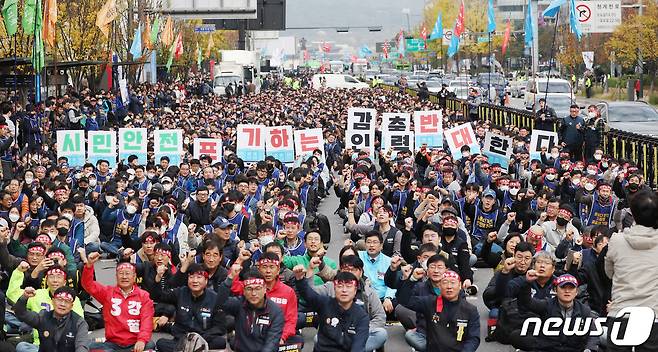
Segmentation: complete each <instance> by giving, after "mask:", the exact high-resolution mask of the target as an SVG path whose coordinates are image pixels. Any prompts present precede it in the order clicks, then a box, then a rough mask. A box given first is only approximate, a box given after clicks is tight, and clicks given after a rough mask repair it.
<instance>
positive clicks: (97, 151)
mask: <svg viewBox="0 0 658 352" xmlns="http://www.w3.org/2000/svg"><path fill="white" fill-rule="evenodd" d="M87 138H88V139H87V149H88V150H89V155H88V156H87V160H88V161H89V162H90V163H92V164H94V165H96V163H97V162H98V161H99V160H107V161H108V162H109V163H110V166H112V167H113V166H114V165H116V163H117V134H116V132H114V131H89V135H88V136H87Z"/></svg>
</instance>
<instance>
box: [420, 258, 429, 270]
mask: <svg viewBox="0 0 658 352" xmlns="http://www.w3.org/2000/svg"><path fill="white" fill-rule="evenodd" d="M418 264H420V267H421V268H423V270H427V260H423V261H421V262H419V263H418Z"/></svg>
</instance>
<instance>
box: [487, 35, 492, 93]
mask: <svg viewBox="0 0 658 352" xmlns="http://www.w3.org/2000/svg"><path fill="white" fill-rule="evenodd" d="M492 71H493V62H492V61H491V32H489V79H488V80H487V81H488V82H489V84H488V88H487V89H488V91H487V101H489V104H491V73H492Z"/></svg>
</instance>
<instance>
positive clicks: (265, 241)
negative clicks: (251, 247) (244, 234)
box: [258, 235, 274, 247]
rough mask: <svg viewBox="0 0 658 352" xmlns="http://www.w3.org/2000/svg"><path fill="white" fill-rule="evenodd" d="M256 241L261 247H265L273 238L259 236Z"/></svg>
mask: <svg viewBox="0 0 658 352" xmlns="http://www.w3.org/2000/svg"><path fill="white" fill-rule="evenodd" d="M258 241H259V242H260V245H261V247H262V246H267V245H268V244H270V243H272V242H274V236H270V235H267V236H260V237H259V238H258Z"/></svg>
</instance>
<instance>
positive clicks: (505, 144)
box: [482, 132, 513, 173]
mask: <svg viewBox="0 0 658 352" xmlns="http://www.w3.org/2000/svg"><path fill="white" fill-rule="evenodd" d="M512 143H513V140H512V138H509V137H504V136H501V135H498V134H495V133H491V132H487V135H486V137H485V138H484V150H483V151H482V153H483V154H484V155H486V156H487V158H488V159H489V163H490V164H500V166H501V168H502V170H503V171H504V172H505V173H507V169H508V168H509V161H510V158H511V157H512V149H513V148H512Z"/></svg>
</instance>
